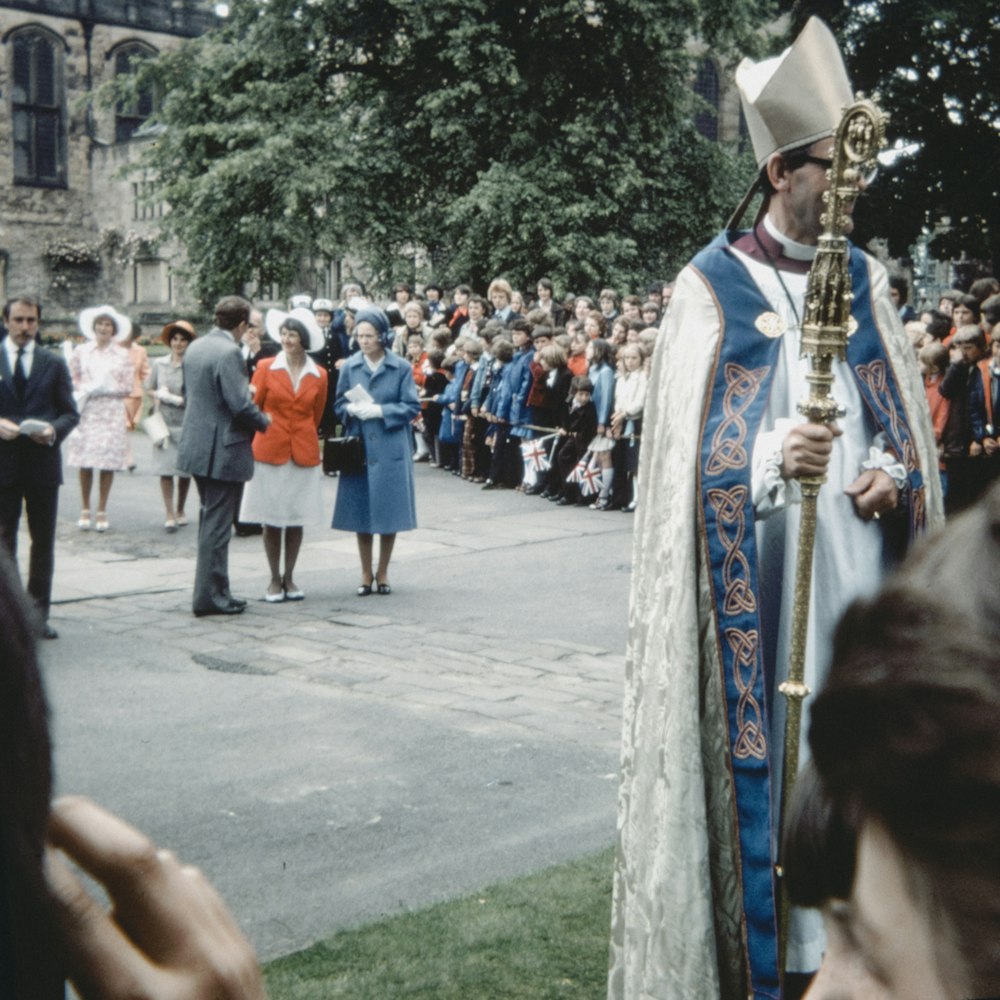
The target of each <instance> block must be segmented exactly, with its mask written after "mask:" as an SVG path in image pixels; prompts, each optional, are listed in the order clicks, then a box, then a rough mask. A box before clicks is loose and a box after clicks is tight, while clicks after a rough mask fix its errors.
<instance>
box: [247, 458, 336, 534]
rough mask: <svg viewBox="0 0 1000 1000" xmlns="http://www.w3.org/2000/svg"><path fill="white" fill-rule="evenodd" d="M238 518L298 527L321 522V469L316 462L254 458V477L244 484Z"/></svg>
mask: <svg viewBox="0 0 1000 1000" xmlns="http://www.w3.org/2000/svg"><path fill="white" fill-rule="evenodd" d="M240 520H241V521H242V522H244V523H245V524H269V525H270V526H271V527H272V528H299V527H302V526H303V525H306V524H321V523H322V522H323V471H322V468H321V467H320V466H318V465H309V466H304V465H296V464H295V463H294V462H286V463H285V464H284V465H268V464H267V463H266V462H254V466H253V479H251V480H250V482H249V483H247V484H246V486H244V487H243V503H242V504H240Z"/></svg>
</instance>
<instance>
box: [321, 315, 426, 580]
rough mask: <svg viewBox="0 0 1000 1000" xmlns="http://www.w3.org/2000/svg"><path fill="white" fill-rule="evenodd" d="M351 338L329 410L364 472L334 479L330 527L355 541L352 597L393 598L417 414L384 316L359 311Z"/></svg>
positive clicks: (410, 515)
mask: <svg viewBox="0 0 1000 1000" xmlns="http://www.w3.org/2000/svg"><path fill="white" fill-rule="evenodd" d="M354 336H355V338H356V340H357V343H358V347H359V351H358V352H357V353H356V354H352V355H351V357H350V358H348V359H347V361H346V362H345V363H344V366H343V368H341V370H340V378H339V379H338V382H337V399H336V402H335V404H334V407H335V409H336V411H337V417H338V418H339V420H340V421H341V422H342V423H343V425H344V428H345V433H348V434H357V435H359V436H360V437H361V438H362V439H363V440H364V443H365V467H364V468H363V469H362V470H361V472H358V473H344V474H342V475H341V476H340V478H339V479H338V486H337V502H336V505H335V507H334V510H333V527H334V528H337V529H339V530H341V531H353V532H354V533H355V534H356V535H357V537H358V555H359V556H360V559H361V584H360V586H359V587H358V590H357V593H358V596H359V597H367V596H368V595H369V594H371V593H372V592H373V591H375V592H377V593H379V594H382V595H388V594H391V593H392V588H391V587H390V586H389V559H390V558H391V556H392V549H393V545H394V544H395V541H396V534H397V532H400V531H409V530H411V529H413V528H415V527H416V526H417V510H416V499H415V494H414V488H413V461H412V459H411V454H412V452H413V439H412V436H411V433H410V423H411V421H412V420H413V419H414V417H416V416H417V414H418V413H419V412H420V402H419V400H418V399H417V388H416V385H415V383H414V381H413V371H412V369H411V368H410V365H409V364H408V363H407V362H406V361H405V359H403V358H401V357H399V356H398V355H396V354H393V353H392V352H391V351H388V350H386V346H387V343H388V341H389V338H390V337H391V336H392V328H391V327H390V325H389V319H388V317H387V316H386V314H385V313H384V312H382V311H381V310H380V309H372V308H366V309H361V310H359V312H358V313H357V316H356V317H355V327H354ZM352 390H353V391H352ZM358 390H363V392H359V391H358ZM366 396H367V397H368V398H365V397H366ZM358 397H360V398H358ZM375 535H379V536H380V544H379V557H378V566H377V567H375V568H373V557H374V536H375Z"/></svg>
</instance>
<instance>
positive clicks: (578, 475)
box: [566, 451, 601, 497]
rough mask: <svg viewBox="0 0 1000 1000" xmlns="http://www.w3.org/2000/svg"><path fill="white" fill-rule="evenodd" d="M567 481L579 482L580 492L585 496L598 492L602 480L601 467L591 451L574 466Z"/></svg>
mask: <svg viewBox="0 0 1000 1000" xmlns="http://www.w3.org/2000/svg"><path fill="white" fill-rule="evenodd" d="M566 482H567V483H579V484H580V492H581V493H582V494H583V495H584V496H585V497H587V496H591V495H592V494H594V493H597V492H598V490H599V489H600V482H601V467H600V464H599V463H598V462H597V460H596V459H595V458H594V456H593V455H592V454H591V453H590V452H589V451H588V452H587V453H586V454H585V455H584V456H583V458H581V459H580V461H579V462H577V463H576V465H574V466H573V471H572V472H571V473H570V474H569V475H568V476H567V477H566Z"/></svg>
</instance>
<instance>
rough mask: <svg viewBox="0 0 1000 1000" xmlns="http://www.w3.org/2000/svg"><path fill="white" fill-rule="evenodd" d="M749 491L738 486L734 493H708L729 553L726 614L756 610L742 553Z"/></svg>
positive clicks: (724, 572)
mask: <svg viewBox="0 0 1000 1000" xmlns="http://www.w3.org/2000/svg"><path fill="white" fill-rule="evenodd" d="M746 501H747V488H746V487H745V486H735V487H733V489H731V490H719V489H714V490H709V491H708V502H709V503H710V504H711V505H712V508H713V509H714V511H715V515H716V521H715V532H716V534H717V535H718V536H719V541H720V542H722V547H723V548H724V549H725V550H726V556H725V559H724V560H723V562H722V581H723V583H724V584H725V588H726V589H725V594H724V596H723V599H722V609H723V611H724V612H725V614H727V615H738V614H740V613H741V612H753V611H756V610H757V599H756V598H755V597H754V593H753V591H752V590H751V589H750V564H749V563H748V562H747V557H746V556H745V555H744V554H743V536H744V534H745V533H746V514H745V513H744V510H743V507H744V504H746Z"/></svg>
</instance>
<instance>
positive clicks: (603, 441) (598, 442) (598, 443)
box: [587, 434, 615, 455]
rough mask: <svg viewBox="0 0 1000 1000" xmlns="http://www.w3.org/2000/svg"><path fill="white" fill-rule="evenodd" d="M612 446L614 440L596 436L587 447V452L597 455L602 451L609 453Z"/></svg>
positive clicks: (601, 435)
mask: <svg viewBox="0 0 1000 1000" xmlns="http://www.w3.org/2000/svg"><path fill="white" fill-rule="evenodd" d="M614 446H615V439H614V438H609V437H605V436H604V435H603V434H596V435H595V436H594V440H593V441H591V442H590V444H588V445H587V451H592V452H593V453H594V454H595V455H597V454H599V453H600V452H602V451H611V449H612V448H614Z"/></svg>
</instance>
